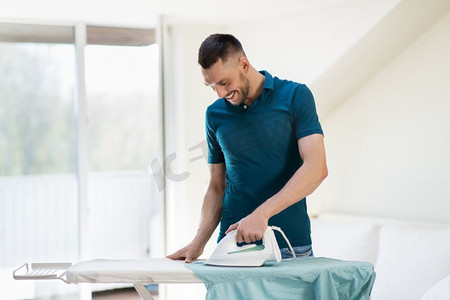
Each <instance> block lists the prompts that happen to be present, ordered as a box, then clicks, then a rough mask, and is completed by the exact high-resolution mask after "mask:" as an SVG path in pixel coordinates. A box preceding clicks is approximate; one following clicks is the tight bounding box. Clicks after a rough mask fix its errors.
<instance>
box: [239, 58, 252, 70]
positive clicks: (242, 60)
mask: <svg viewBox="0 0 450 300" xmlns="http://www.w3.org/2000/svg"><path fill="white" fill-rule="evenodd" d="M239 67H240V68H241V69H242V70H243V71H244V73H247V72H248V70H249V69H250V62H249V61H248V59H247V57H245V56H241V57H239Z"/></svg>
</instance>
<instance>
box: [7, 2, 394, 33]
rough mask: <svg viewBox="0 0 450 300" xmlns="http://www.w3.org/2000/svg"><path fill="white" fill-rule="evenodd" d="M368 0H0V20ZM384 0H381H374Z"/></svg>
mask: <svg viewBox="0 0 450 300" xmlns="http://www.w3.org/2000/svg"><path fill="white" fill-rule="evenodd" d="M361 1H366V2H367V1H371V0H279V1H274V0H246V1H242V0H228V1H218V0H190V1H183V0H127V1H123V0H76V1H75V0H73V1H60V0H39V1H35V0H16V1H9V0H0V8H1V9H0V21H8V20H27V21H28V20H38V21H42V22H45V23H48V22H49V21H51V22H84V23H89V24H92V25H121V26H131V27H148V26H154V25H155V24H156V20H157V16H158V15H165V16H167V19H168V20H169V21H170V22H194V23H209V24H224V25H226V24H230V23H245V22H247V21H254V20H259V19H264V18H272V17H279V16H283V15H292V14H296V15H298V16H299V17H301V15H302V14H303V15H304V14H308V13H311V12H314V11H318V10H320V9H332V8H334V7H338V6H342V5H352V3H353V4H356V3H360V2H361ZM380 1H386V0H380Z"/></svg>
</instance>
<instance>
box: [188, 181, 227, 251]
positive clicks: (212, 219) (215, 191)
mask: <svg viewBox="0 0 450 300" xmlns="http://www.w3.org/2000/svg"><path fill="white" fill-rule="evenodd" d="M223 195H224V190H223V189H222V188H217V187H212V186H210V187H209V188H208V191H207V192H206V195H205V198H204V200H203V206H202V212H201V219H200V225H199V227H198V230H197V234H196V235H195V238H194V241H193V242H194V243H198V244H199V245H202V247H203V246H204V245H205V244H206V243H207V242H208V240H209V238H210V237H211V235H212V234H213V232H214V230H215V229H216V227H217V225H218V224H219V222H220V219H221V214H222V198H223Z"/></svg>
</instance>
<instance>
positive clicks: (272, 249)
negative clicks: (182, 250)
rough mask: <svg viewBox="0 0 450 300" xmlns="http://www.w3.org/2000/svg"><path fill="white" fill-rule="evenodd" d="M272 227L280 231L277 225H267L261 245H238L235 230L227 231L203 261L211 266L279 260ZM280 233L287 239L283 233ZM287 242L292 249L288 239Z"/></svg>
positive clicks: (259, 264) (258, 263) (246, 265)
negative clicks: (208, 256) (209, 255)
mask: <svg viewBox="0 0 450 300" xmlns="http://www.w3.org/2000/svg"><path fill="white" fill-rule="evenodd" d="M272 229H275V230H278V231H280V232H281V233H282V231H281V229H280V228H278V227H275V226H269V227H267V229H266V231H265V232H264V237H263V239H262V244H261V245H257V244H246V245H244V246H238V245H237V243H236V233H237V230H233V231H231V232H229V233H228V234H227V235H226V236H225V237H224V238H223V239H222V240H221V241H220V242H219V244H218V245H217V248H216V249H215V250H214V252H213V253H212V255H211V257H210V258H209V259H207V260H206V261H205V264H206V265H213V266H234V267H260V266H262V265H263V264H264V263H265V262H266V261H268V260H276V261H277V262H279V261H281V252H280V248H279V247H278V243H277V240H276V238H275V234H274V232H273V230H272ZM282 235H283V237H284V238H285V239H286V240H287V238H286V236H285V235H284V233H282ZM287 242H288V245H289V248H291V250H292V247H291V246H290V243H289V241H287ZM292 252H293V250H292Z"/></svg>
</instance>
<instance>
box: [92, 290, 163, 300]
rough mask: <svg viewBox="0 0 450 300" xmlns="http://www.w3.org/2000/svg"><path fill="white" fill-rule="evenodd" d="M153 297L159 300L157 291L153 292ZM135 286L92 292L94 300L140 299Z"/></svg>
mask: <svg viewBox="0 0 450 300" xmlns="http://www.w3.org/2000/svg"><path fill="white" fill-rule="evenodd" d="M152 296H153V299H155V300H158V295H157V292H152ZM140 299H141V297H140V296H139V294H138V293H137V292H136V290H135V289H134V288H126V289H117V290H110V291H104V292H95V293H93V294H92V300H140Z"/></svg>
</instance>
